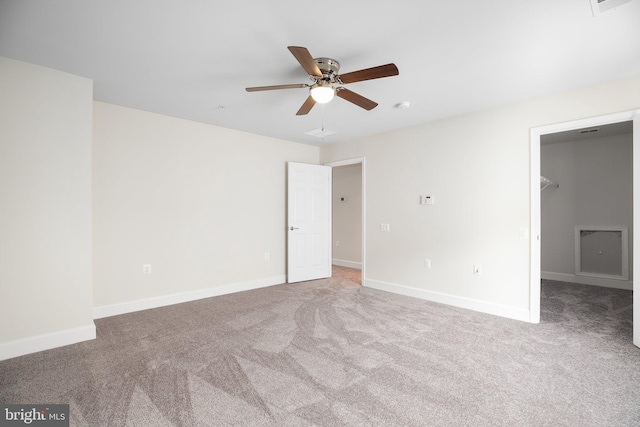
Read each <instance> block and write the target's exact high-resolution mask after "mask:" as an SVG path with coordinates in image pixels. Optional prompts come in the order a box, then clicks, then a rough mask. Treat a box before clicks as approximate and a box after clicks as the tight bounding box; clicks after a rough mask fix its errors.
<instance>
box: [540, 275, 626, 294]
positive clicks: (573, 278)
mask: <svg viewBox="0 0 640 427" xmlns="http://www.w3.org/2000/svg"><path fill="white" fill-rule="evenodd" d="M540 277H541V278H543V279H546V280H555V281H558V282H569V283H579V284H581V285H591V286H602V287H603V288H615V289H625V290H627V291H632V290H633V282H632V281H630V280H617V279H609V278H602V277H593V276H578V275H575V274H567V273H554V272H551V271H542V272H541V273H540Z"/></svg>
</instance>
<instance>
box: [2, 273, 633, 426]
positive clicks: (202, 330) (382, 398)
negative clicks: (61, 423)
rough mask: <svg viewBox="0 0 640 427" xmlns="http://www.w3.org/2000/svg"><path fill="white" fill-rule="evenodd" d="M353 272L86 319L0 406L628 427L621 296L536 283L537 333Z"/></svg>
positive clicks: (627, 338) (277, 419)
mask: <svg viewBox="0 0 640 427" xmlns="http://www.w3.org/2000/svg"><path fill="white" fill-rule="evenodd" d="M358 273H359V272H358V271H357V270H350V269H346V268H342V267H336V268H335V269H334V277H333V278H331V279H325V280H316V281H311V282H304V283H298V284H285V285H278V286H272V287H269V288H263V289H257V290H252V291H248V292H241V293H236V294H232V295H225V296H220V297H215V298H209V299H204V300H199V301H195V302H190V303H185V304H178V305H173V306H169V307H163V308H158V309H154V310H146V311H142V312H137V313H131V314H126V315H121V316H114V317H110V318H105V319H100V320H96V326H97V339H96V340H94V341H89V342H84V343H80V344H75V345H71V346H67V347H63V348H58V349H53V350H48V351H44V352H39V353H35V354H31V355H27V356H22V357H18V358H14V359H10V360H6V361H3V362H0V402H2V403H68V404H70V408H71V425H74V426H638V425H640V349H638V348H636V347H634V346H633V344H632V343H631V312H632V310H631V292H630V291H617V290H606V289H604V290H603V289H602V288H594V287H588V286H581V285H572V284H566V283H559V282H549V281H543V285H542V302H541V305H542V307H543V310H542V322H541V323H540V324H538V325H533V324H528V323H524V322H519V321H515V320H509V319H504V318H500V317H495V316H491V315H485V314H481V313H476V312H472V311H468V310H464V309H458V308H454V307H449V306H445V305H441V304H437V303H432V302H428V301H422V300H418V299H414V298H409V297H404V296H399V295H394V294H390V293H386V292H382V291H378V290H373V289H368V288H363V287H361V286H360V285H359V280H360V278H359V275H358Z"/></svg>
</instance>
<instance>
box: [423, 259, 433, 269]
mask: <svg viewBox="0 0 640 427" xmlns="http://www.w3.org/2000/svg"><path fill="white" fill-rule="evenodd" d="M424 268H431V260H430V259H429V258H425V259H424Z"/></svg>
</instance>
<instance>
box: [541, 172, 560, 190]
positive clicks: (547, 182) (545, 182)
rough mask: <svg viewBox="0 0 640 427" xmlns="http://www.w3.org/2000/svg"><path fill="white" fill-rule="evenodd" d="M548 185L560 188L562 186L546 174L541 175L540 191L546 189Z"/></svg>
mask: <svg viewBox="0 0 640 427" xmlns="http://www.w3.org/2000/svg"><path fill="white" fill-rule="evenodd" d="M547 187H554V188H558V187H560V184H558V183H557V182H554V181H552V180H550V179H549V178H547V177H546V176H542V175H540V191H542V190H544V189H545V188H547Z"/></svg>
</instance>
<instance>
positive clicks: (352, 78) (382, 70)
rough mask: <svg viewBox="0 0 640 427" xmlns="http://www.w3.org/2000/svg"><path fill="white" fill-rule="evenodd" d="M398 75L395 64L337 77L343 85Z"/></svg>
mask: <svg viewBox="0 0 640 427" xmlns="http://www.w3.org/2000/svg"><path fill="white" fill-rule="evenodd" d="M398 74H400V72H399V71H398V67H396V65H395V64H386V65H379V66H377V67H372V68H366V69H364V70H359V71H353V72H351V73H347V74H342V75H340V76H338V78H339V79H340V81H341V82H342V83H344V84H348V83H355V82H361V81H363V80H372V79H379V78H382V77H391V76H397V75H398Z"/></svg>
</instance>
